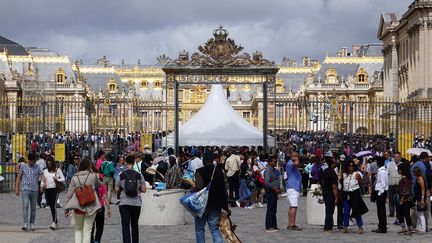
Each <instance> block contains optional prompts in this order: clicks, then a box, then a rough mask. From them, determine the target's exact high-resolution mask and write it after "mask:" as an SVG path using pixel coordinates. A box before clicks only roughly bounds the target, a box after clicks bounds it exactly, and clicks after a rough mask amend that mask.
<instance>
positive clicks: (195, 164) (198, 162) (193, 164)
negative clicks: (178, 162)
mask: <svg viewBox="0 0 432 243" xmlns="http://www.w3.org/2000/svg"><path fill="white" fill-rule="evenodd" d="M202 167H204V164H203V161H202V159H201V152H200V151H196V152H195V158H194V159H193V160H191V161H190V168H189V169H190V170H191V171H193V173H194V174H195V171H196V170H197V169H199V168H202Z"/></svg>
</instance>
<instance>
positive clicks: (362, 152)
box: [355, 150, 372, 158]
mask: <svg viewBox="0 0 432 243" xmlns="http://www.w3.org/2000/svg"><path fill="white" fill-rule="evenodd" d="M371 154H372V152H371V151H369V150H365V151H361V152H358V153H356V154H355V156H356V157H357V158H361V157H364V156H368V155H371Z"/></svg>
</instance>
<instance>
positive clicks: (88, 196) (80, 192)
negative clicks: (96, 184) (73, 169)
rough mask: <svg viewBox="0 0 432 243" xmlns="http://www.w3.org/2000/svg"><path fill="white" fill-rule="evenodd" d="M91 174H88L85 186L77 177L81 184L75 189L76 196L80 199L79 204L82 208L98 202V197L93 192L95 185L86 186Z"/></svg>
mask: <svg viewBox="0 0 432 243" xmlns="http://www.w3.org/2000/svg"><path fill="white" fill-rule="evenodd" d="M89 175H90V174H87V177H86V179H85V181H84V184H81V181H80V179H79V176H78V175H77V178H78V183H79V184H80V185H79V186H78V187H77V188H75V195H76V197H77V199H78V203H79V205H80V206H81V207H85V206H87V205H90V204H92V203H94V202H96V196H95V192H94V190H93V185H86V184H85V183H86V182H87V178H88V177H89Z"/></svg>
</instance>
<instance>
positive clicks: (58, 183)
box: [54, 169, 66, 193]
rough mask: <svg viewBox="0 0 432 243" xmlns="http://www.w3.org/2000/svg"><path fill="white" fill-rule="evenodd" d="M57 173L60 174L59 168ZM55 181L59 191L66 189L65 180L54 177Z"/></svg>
mask: <svg viewBox="0 0 432 243" xmlns="http://www.w3.org/2000/svg"><path fill="white" fill-rule="evenodd" d="M55 175H56V176H57V175H58V169H57V172H56V173H55ZM54 183H55V185H56V190H57V192H58V193H60V192H63V191H64V190H66V185H65V184H64V182H61V181H57V180H56V179H54Z"/></svg>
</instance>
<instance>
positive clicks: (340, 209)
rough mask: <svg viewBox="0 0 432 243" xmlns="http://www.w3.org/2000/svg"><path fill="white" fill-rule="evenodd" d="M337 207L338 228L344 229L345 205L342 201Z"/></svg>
mask: <svg viewBox="0 0 432 243" xmlns="http://www.w3.org/2000/svg"><path fill="white" fill-rule="evenodd" d="M336 207H337V226H338V229H339V227H343V203H342V200H340V202H339V203H338V204H336Z"/></svg>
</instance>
